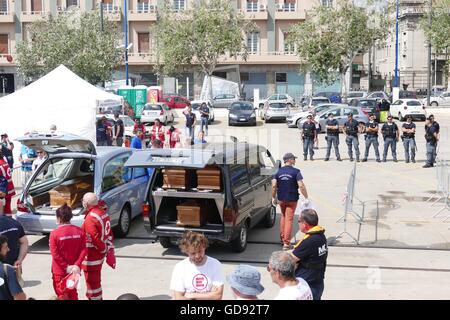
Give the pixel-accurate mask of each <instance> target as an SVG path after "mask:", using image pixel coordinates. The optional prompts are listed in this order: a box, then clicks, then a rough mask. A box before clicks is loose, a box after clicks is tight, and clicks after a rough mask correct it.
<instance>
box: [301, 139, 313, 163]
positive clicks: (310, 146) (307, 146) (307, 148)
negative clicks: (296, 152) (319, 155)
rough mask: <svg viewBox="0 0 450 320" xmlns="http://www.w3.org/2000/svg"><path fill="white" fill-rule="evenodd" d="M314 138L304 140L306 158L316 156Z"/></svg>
mask: <svg viewBox="0 0 450 320" xmlns="http://www.w3.org/2000/svg"><path fill="white" fill-rule="evenodd" d="M313 147H314V138H307V137H305V139H304V140H303V156H304V157H305V158H306V157H307V156H308V151H309V156H310V157H312V156H314V148H313Z"/></svg>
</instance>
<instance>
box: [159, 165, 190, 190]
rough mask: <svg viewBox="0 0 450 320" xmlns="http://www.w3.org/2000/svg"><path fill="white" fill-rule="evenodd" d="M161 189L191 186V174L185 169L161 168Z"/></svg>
mask: <svg viewBox="0 0 450 320" xmlns="http://www.w3.org/2000/svg"><path fill="white" fill-rule="evenodd" d="M162 173H163V183H164V184H163V186H162V188H163V189H189V188H192V187H193V186H192V174H191V172H190V171H188V170H185V169H163V170H162Z"/></svg>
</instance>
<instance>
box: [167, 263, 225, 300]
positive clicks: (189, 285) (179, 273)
mask: <svg viewBox="0 0 450 320" xmlns="http://www.w3.org/2000/svg"><path fill="white" fill-rule="evenodd" d="M223 284H224V280H223V274H222V264H221V263H220V262H219V261H218V260H216V259H214V258H211V257H208V256H206V262H205V264H204V265H202V266H200V267H198V266H196V265H195V264H193V263H191V262H190V261H189V258H186V259H184V260H182V261H180V262H178V263H177V264H176V265H175V268H174V269H173V272H172V279H171V281H170V290H174V291H178V292H185V293H193V292H210V291H211V289H212V287H213V286H215V287H219V286H221V285H223Z"/></svg>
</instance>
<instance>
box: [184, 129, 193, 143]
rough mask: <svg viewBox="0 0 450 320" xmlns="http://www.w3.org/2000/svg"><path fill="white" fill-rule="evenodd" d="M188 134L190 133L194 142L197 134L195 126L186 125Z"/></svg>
mask: <svg viewBox="0 0 450 320" xmlns="http://www.w3.org/2000/svg"><path fill="white" fill-rule="evenodd" d="M186 135H188V136H189V137H190V138H191V140H192V142H193V141H194V136H195V127H186Z"/></svg>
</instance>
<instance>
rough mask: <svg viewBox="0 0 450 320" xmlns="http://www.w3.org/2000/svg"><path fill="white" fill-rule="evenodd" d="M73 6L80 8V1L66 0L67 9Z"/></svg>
mask: <svg viewBox="0 0 450 320" xmlns="http://www.w3.org/2000/svg"><path fill="white" fill-rule="evenodd" d="M72 6H75V7H78V6H79V4H78V0H66V8H69V7H72Z"/></svg>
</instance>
